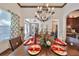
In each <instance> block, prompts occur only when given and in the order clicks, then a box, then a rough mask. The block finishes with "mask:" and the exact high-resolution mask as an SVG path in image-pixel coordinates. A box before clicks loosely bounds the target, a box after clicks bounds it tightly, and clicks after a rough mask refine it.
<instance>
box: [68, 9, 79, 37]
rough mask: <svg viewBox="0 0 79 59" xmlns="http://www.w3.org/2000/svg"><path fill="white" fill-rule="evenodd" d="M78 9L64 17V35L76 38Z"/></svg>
mask: <svg viewBox="0 0 79 59" xmlns="http://www.w3.org/2000/svg"><path fill="white" fill-rule="evenodd" d="M78 22H79V9H77V10H74V11H72V12H70V13H69V14H68V16H67V18H66V36H67V37H74V38H78V33H79V23H78Z"/></svg>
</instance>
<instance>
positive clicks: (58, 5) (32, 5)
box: [17, 3, 66, 8]
mask: <svg viewBox="0 0 79 59" xmlns="http://www.w3.org/2000/svg"><path fill="white" fill-rule="evenodd" d="M17 4H18V5H19V6H20V7H21V8H37V7H38V6H42V7H45V6H46V3H17ZM48 4H49V7H55V8H63V7H64V6H65V5H66V3H48Z"/></svg>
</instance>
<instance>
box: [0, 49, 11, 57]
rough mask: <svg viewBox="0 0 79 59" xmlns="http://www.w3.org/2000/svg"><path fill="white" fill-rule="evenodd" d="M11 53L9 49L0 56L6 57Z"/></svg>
mask: <svg viewBox="0 0 79 59" xmlns="http://www.w3.org/2000/svg"><path fill="white" fill-rule="evenodd" d="M11 52H12V50H11V49H10V48H9V49H7V50H5V51H4V52H2V53H1V54H0V56H8V55H9V54H10V53H11Z"/></svg>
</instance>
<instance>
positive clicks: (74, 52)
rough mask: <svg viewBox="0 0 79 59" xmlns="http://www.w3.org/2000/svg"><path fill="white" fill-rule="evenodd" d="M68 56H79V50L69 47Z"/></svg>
mask: <svg viewBox="0 0 79 59" xmlns="http://www.w3.org/2000/svg"><path fill="white" fill-rule="evenodd" d="M67 52H68V56H79V50H78V49H76V48H75V47H73V46H69V45H68V47H67Z"/></svg>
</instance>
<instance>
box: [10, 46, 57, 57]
mask: <svg viewBox="0 0 79 59" xmlns="http://www.w3.org/2000/svg"><path fill="white" fill-rule="evenodd" d="M28 47H29V46H24V45H23V44H22V45H21V46H20V47H18V48H17V49H16V50H15V51H14V52H12V53H11V54H9V56H31V55H30V54H29V53H28ZM36 56H58V55H57V54H55V53H54V52H53V51H52V50H51V49H50V48H43V47H42V50H41V51H40V53H39V54H37V55H36Z"/></svg>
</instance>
